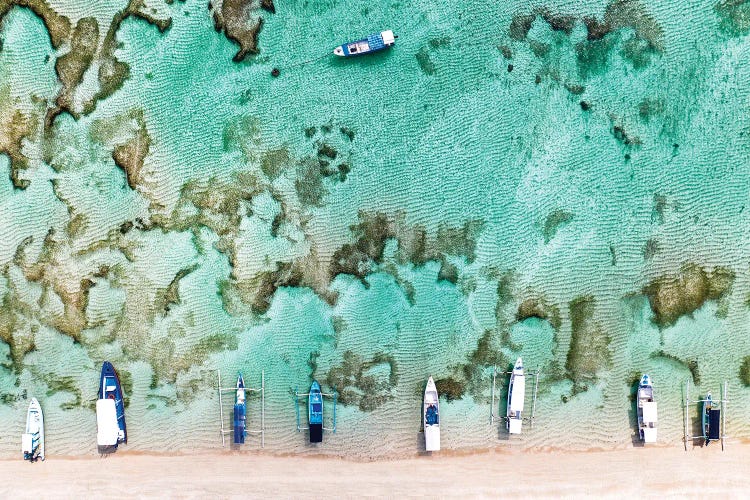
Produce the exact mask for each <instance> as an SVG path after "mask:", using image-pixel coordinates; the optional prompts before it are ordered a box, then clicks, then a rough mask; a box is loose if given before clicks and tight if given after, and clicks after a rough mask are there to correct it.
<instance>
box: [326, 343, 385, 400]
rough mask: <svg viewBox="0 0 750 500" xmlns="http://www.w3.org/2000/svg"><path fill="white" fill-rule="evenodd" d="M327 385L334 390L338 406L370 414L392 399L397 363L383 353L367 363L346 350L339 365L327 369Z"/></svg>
mask: <svg viewBox="0 0 750 500" xmlns="http://www.w3.org/2000/svg"><path fill="white" fill-rule="evenodd" d="M326 383H327V384H328V385H330V386H332V387H334V388H335V389H336V391H337V392H338V395H339V399H338V400H339V401H340V402H341V404H344V405H357V406H358V407H359V409H360V410H361V411H373V410H375V409H377V408H378V407H380V406H382V405H383V404H384V403H385V402H387V401H388V400H390V399H393V395H392V390H393V388H394V387H395V386H396V385H397V384H398V373H397V369H396V361H395V359H394V358H393V356H391V355H388V354H384V353H378V354H375V356H373V358H372V359H371V360H369V361H366V360H365V359H364V358H363V357H362V356H360V355H358V354H355V353H354V352H352V351H349V350H347V351H346V352H344V355H343V360H342V362H341V364H339V365H338V366H333V367H331V368H330V369H329V370H328V374H327V375H326Z"/></svg>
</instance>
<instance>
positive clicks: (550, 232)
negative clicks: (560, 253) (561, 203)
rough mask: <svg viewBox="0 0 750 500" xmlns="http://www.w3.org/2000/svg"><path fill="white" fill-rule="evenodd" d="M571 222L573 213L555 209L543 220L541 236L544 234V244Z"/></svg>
mask: <svg viewBox="0 0 750 500" xmlns="http://www.w3.org/2000/svg"><path fill="white" fill-rule="evenodd" d="M572 220H573V213H572V212H568V211H566V210H562V209H556V210H553V211H552V212H550V214H549V215H547V217H546V218H545V219H544V226H543V228H542V234H544V243H545V244H546V243H549V242H550V241H552V239H553V238H554V237H555V235H556V234H557V231H558V230H559V229H560V228H561V227H563V226H565V225H566V224H568V223H570V222H571V221H572Z"/></svg>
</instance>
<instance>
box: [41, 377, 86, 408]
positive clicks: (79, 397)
mask: <svg viewBox="0 0 750 500" xmlns="http://www.w3.org/2000/svg"><path fill="white" fill-rule="evenodd" d="M42 380H44V383H45V384H47V393H46V395H47V396H52V395H53V394H57V393H58V392H69V393H71V394H73V396H75V400H74V401H72V402H67V403H63V404H61V405H60V408H61V409H62V410H72V409H74V408H79V407H81V406H82V405H83V394H82V393H81V390H80V389H79V388H78V384H77V383H76V379H75V378H73V377H70V376H63V377H55V376H54V375H52V374H47V375H43V376H42Z"/></svg>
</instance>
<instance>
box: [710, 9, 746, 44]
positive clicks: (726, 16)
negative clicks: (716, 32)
mask: <svg viewBox="0 0 750 500" xmlns="http://www.w3.org/2000/svg"><path fill="white" fill-rule="evenodd" d="M714 11H716V14H718V16H719V19H720V23H719V28H720V29H721V31H723V32H724V33H726V34H728V35H730V36H744V35H747V34H748V33H750V0H721V1H719V2H717V3H716V5H714Z"/></svg>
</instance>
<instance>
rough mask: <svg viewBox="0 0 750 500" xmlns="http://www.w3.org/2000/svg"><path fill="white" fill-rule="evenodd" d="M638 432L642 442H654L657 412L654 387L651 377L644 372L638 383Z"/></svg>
mask: <svg viewBox="0 0 750 500" xmlns="http://www.w3.org/2000/svg"><path fill="white" fill-rule="evenodd" d="M637 400H638V403H637V404H638V407H637V410H638V411H637V413H638V433H639V435H640V439H641V441H643V442H644V443H655V442H656V423H657V421H658V414H657V411H656V401H655V400H654V387H653V384H652V382H651V377H650V376H649V375H648V374H646V373H644V374H643V376H642V377H641V381H640V383H639V384H638V398H637Z"/></svg>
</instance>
